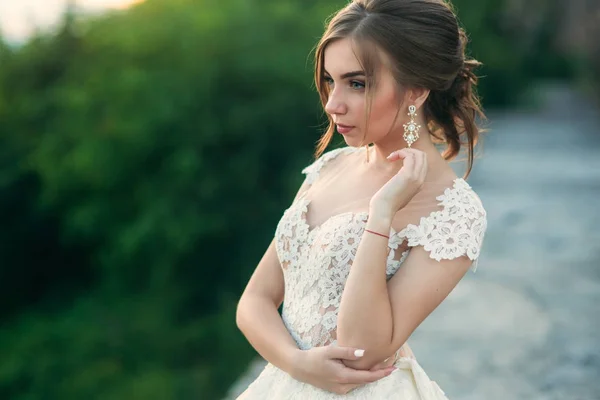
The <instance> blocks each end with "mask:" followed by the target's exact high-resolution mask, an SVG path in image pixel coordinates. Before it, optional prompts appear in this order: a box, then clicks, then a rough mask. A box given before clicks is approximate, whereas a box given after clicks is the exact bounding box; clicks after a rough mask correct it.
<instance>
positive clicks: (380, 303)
mask: <svg viewBox="0 0 600 400" xmlns="http://www.w3.org/2000/svg"><path fill="white" fill-rule="evenodd" d="M370 215H371V216H370V217H369V220H368V221H367V225H366V229H368V230H372V231H375V232H378V233H382V234H385V235H387V234H388V233H389V231H390V226H391V218H388V217H379V216H376V215H374V214H373V213H372V214H370ZM387 242H388V241H387V239H386V238H384V237H381V236H378V235H374V234H372V233H368V232H366V231H365V233H364V235H363V237H362V239H361V241H360V244H359V246H358V249H357V252H356V256H355V258H354V262H353V263H352V267H351V268H350V273H349V275H348V279H347V281H346V285H345V288H344V292H343V294H342V299H341V303H340V308H339V314H338V326H337V338H338V343H339V344H340V345H341V346H351V347H357V348H360V349H365V355H364V357H363V359H361V360H360V361H354V362H349V363H348V364H346V365H348V366H350V367H354V368H361V367H362V368H370V366H372V365H375V364H376V363H377V362H379V361H381V360H383V359H384V358H386V357H388V356H389V355H390V354H387V352H389V351H390V345H391V342H392V333H393V332H392V330H393V320H392V308H391V304H390V299H389V295H388V290H387V282H386V274H385V268H386V261H387ZM382 321H383V322H382ZM371 364H372V365H371Z"/></svg>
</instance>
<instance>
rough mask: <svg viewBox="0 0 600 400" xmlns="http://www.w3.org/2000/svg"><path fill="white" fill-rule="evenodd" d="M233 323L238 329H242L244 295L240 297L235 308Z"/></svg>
mask: <svg viewBox="0 0 600 400" xmlns="http://www.w3.org/2000/svg"><path fill="white" fill-rule="evenodd" d="M235 324H236V326H237V327H238V329H239V330H240V331H242V332H243V331H244V328H243V327H244V296H243V295H242V297H241V298H240V300H239V301H238V304H237V308H236V310H235Z"/></svg>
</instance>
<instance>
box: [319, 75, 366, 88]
mask: <svg viewBox="0 0 600 400" xmlns="http://www.w3.org/2000/svg"><path fill="white" fill-rule="evenodd" d="M322 79H323V81H324V82H325V83H326V84H327V86H329V87H331V86H333V83H334V82H333V79H332V78H331V77H329V76H323V77H322ZM349 85H350V88H351V89H353V90H362V89H364V88H365V86H366V85H365V82H363V81H357V80H351V81H350V82H349Z"/></svg>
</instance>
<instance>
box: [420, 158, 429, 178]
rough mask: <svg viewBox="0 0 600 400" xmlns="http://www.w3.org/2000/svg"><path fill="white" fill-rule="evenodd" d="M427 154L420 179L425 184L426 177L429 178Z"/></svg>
mask: <svg viewBox="0 0 600 400" xmlns="http://www.w3.org/2000/svg"><path fill="white" fill-rule="evenodd" d="M427 168H428V165H427V154H425V153H423V164H422V165H421V171H420V174H419V176H420V178H421V181H422V182H424V181H425V177H427Z"/></svg>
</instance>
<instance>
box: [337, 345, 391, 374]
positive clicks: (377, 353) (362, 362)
mask: <svg viewBox="0 0 600 400" xmlns="http://www.w3.org/2000/svg"><path fill="white" fill-rule="evenodd" d="M388 353H390V350H389V349H388V348H387V347H367V348H366V349H365V353H364V355H363V356H362V357H361V358H359V359H357V360H342V362H343V363H344V365H345V366H346V367H349V368H353V369H358V370H370V369H371V368H373V367H374V366H376V365H377V364H380V363H382V362H384V361H385V360H386V359H387V358H389V357H390V354H388ZM392 353H393V352H392Z"/></svg>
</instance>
